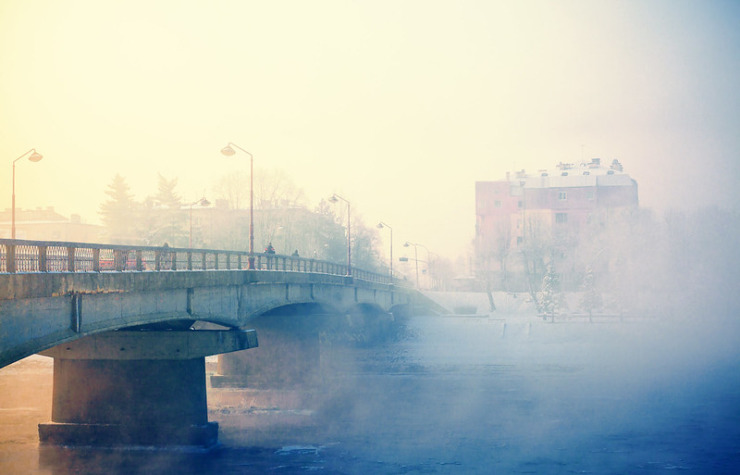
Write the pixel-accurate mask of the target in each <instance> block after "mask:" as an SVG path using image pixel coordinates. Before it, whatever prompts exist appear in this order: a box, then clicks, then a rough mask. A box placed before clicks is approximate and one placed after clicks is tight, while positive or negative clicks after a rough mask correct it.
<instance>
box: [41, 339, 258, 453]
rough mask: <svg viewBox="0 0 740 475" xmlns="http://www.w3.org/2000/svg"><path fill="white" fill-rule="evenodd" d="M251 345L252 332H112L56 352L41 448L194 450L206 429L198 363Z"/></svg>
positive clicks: (214, 433) (214, 431)
mask: <svg viewBox="0 0 740 475" xmlns="http://www.w3.org/2000/svg"><path fill="white" fill-rule="evenodd" d="M255 346H257V339H256V333H255V332H254V330H248V331H240V330H230V331H118V332H108V333H103V334H99V335H93V336H89V337H85V338H82V339H80V340H76V341H74V342H72V343H67V344H63V345H59V346H56V347H54V348H51V349H49V350H47V351H45V352H43V353H42V354H43V355H46V356H51V357H53V358H54V393H53V400H52V417H51V419H52V420H51V422H50V423H47V424H39V440H40V441H41V443H42V444H58V445H94V446H113V445H128V446H132V445H145V446H150V445H153V446H165V445H194V446H200V447H211V446H213V445H215V444H216V443H217V441H218V424H217V423H215V422H208V406H207V401H206V382H205V356H206V355H209V354H218V353H222V352H228V351H236V350H240V349H245V348H251V347H255Z"/></svg>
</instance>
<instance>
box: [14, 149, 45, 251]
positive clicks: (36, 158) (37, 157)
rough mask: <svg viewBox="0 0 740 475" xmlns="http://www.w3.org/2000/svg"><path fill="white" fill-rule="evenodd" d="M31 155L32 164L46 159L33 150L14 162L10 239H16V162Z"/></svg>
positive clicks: (29, 158)
mask: <svg viewBox="0 0 740 475" xmlns="http://www.w3.org/2000/svg"><path fill="white" fill-rule="evenodd" d="M28 154H30V155H29V157H28V160H29V161H31V162H34V163H35V162H38V161H39V160H41V159H42V158H44V156H43V155H41V154H40V153H38V152H37V151H36V149H35V148H32V149H31V150H29V151H28V152H26V153H24V154H23V155H21V156H20V157H18V158H16V159H15V160H13V211H12V213H11V215H12V217H11V223H10V238H11V239H15V162H17V161H18V160H20V159H21V158H23V157H25V156H26V155H28Z"/></svg>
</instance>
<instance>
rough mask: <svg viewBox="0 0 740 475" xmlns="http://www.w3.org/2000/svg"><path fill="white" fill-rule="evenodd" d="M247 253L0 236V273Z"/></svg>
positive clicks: (215, 264) (288, 264) (364, 275)
mask: <svg viewBox="0 0 740 475" xmlns="http://www.w3.org/2000/svg"><path fill="white" fill-rule="evenodd" d="M251 257H252V258H253V269H254V270H277V271H286V272H312V273H321V274H332V275H346V274H347V266H346V265H345V264H337V263H335V262H329V261H321V260H317V259H307V258H303V257H298V256H284V255H281V254H252V255H251ZM249 258H250V254H249V253H248V252H243V251H223V250H214V249H189V248H173V247H152V246H125V245H118V244H92V243H78V242H58V241H27V240H20V239H0V273H30V272H128V271H139V272H145V271H154V272H156V271H184V270H188V271H191V270H246V269H248V268H249ZM352 275H353V277H355V278H357V279H361V280H366V281H370V282H378V283H391V279H390V276H388V275H386V274H379V273H376V272H370V271H365V270H362V269H357V268H352Z"/></svg>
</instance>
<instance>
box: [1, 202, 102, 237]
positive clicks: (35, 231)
mask: <svg viewBox="0 0 740 475" xmlns="http://www.w3.org/2000/svg"><path fill="white" fill-rule="evenodd" d="M103 231H104V230H103V227H102V226H99V225H96V224H87V223H83V222H82V219H81V218H80V216H79V215H77V214H73V215H72V216H70V217H69V218H67V217H66V216H63V215H61V214H59V213H57V212H56V211H54V208H53V207H51V206H48V207H46V208H36V209H18V208H16V210H15V237H16V239H29V240H33V241H69V242H93V243H95V242H102V241H101V239H102V237H103V235H104V233H103ZM11 236H12V210H11V209H6V210H5V211H0V237H2V238H6V239H9V238H10V237H11Z"/></svg>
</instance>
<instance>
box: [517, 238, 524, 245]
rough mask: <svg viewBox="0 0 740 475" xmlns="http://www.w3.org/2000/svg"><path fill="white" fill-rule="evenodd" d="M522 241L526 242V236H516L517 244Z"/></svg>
mask: <svg viewBox="0 0 740 475" xmlns="http://www.w3.org/2000/svg"><path fill="white" fill-rule="evenodd" d="M522 242H524V238H522V237H521V236H517V237H516V245H517V246H519V245H521V243H522Z"/></svg>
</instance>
